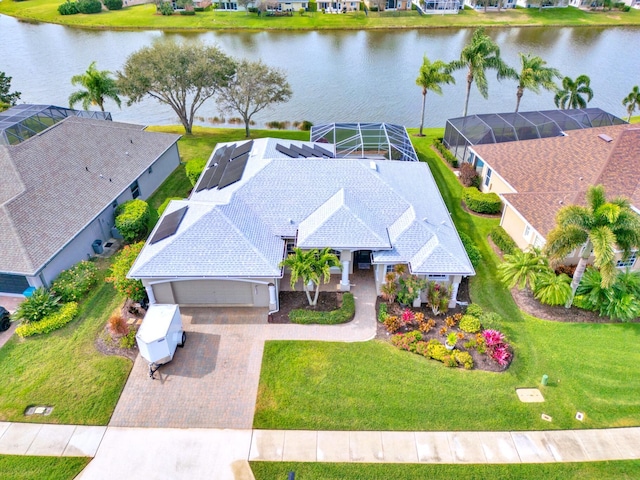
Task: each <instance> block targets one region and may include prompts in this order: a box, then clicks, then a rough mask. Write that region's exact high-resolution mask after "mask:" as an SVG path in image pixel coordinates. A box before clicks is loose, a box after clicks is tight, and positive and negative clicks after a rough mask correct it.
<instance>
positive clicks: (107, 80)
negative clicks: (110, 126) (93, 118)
mask: <svg viewBox="0 0 640 480" xmlns="http://www.w3.org/2000/svg"><path fill="white" fill-rule="evenodd" d="M71 84H72V85H80V86H82V87H84V90H78V91H76V92H73V93H72V94H71V95H69V107H70V108H73V106H74V105H75V104H76V103H78V102H82V108H84V109H85V110H88V109H89V106H90V105H97V106H99V107H100V110H102V111H103V112H104V101H105V99H106V98H110V99H112V100H113V101H114V102H116V105H118V108H120V103H121V102H120V97H118V93H120V92H119V91H118V87H117V85H116V81H115V80H114V79H113V78H111V72H110V71H109V70H97V69H96V62H91V65H89V68H87V71H86V72H85V73H83V74H81V75H74V76H73V77H71Z"/></svg>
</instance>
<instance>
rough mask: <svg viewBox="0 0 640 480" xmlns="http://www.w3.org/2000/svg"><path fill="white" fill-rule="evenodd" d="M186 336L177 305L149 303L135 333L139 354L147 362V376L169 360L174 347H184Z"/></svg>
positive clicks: (151, 375)
mask: <svg viewBox="0 0 640 480" xmlns="http://www.w3.org/2000/svg"><path fill="white" fill-rule="evenodd" d="M186 339H187V336H186V334H185V332H184V330H183V329H182V319H181V318H180V308H179V307H178V305H157V304H156V305H150V306H149V309H148V310H147V314H146V315H145V316H144V320H143V321H142V325H140V329H139V330H138V333H137V334H136V341H137V343H138V349H139V350H140V355H142V358H144V359H145V360H146V361H147V362H149V376H150V377H151V378H152V379H153V378H154V376H153V374H154V373H155V372H156V370H158V368H160V365H164V364H165V363H168V362H170V361H171V360H172V359H173V355H174V353H175V352H176V347H184V342H185V341H186Z"/></svg>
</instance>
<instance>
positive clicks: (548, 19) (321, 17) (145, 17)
mask: <svg viewBox="0 0 640 480" xmlns="http://www.w3.org/2000/svg"><path fill="white" fill-rule="evenodd" d="M60 3H61V2H60V1H59V0H29V2H14V1H4V2H0V13H3V14H6V15H11V16H14V17H18V18H22V19H28V20H37V21H41V22H47V23H59V24H62V25H70V26H81V27H83V28H97V29H103V28H109V29H130V30H132V29H163V30H215V29H247V30H329V29H333V30H337V29H339V30H347V29H349V30H353V29H389V28H394V29H396V28H435V27H473V26H480V25H486V26H498V27H500V26H504V27H515V26H524V25H537V26H611V25H618V26H619V25H638V24H640V11H637V10H634V9H632V10H631V11H629V12H621V11H617V10H614V11H611V12H602V11H597V12H591V11H583V10H579V9H577V8H555V9H545V10H543V11H542V12H539V11H538V9H536V8H531V9H522V8H518V9H509V10H504V11H502V12H487V13H483V12H476V11H473V10H471V9H465V10H464V11H462V12H460V13H459V14H458V15H423V16H420V15H418V13H417V12H416V11H410V12H391V11H390V12H382V13H376V12H370V13H369V15H365V13H364V12H352V13H347V14H341V15H332V14H326V15H325V14H322V12H315V13H311V12H309V13H305V14H304V15H302V16H301V15H299V14H298V13H296V14H295V15H293V16H291V17H267V16H261V17H258V16H257V14H255V13H254V14H251V13H250V14H246V13H245V12H229V11H209V12H197V13H196V15H194V16H184V15H172V16H164V15H157V14H156V7H155V5H154V4H146V5H139V6H135V7H127V8H123V9H122V10H118V11H112V12H111V11H102V12H101V13H99V14H93V15H84V14H78V15H65V16H63V15H59V14H58V11H57V8H58V5H59V4H60Z"/></svg>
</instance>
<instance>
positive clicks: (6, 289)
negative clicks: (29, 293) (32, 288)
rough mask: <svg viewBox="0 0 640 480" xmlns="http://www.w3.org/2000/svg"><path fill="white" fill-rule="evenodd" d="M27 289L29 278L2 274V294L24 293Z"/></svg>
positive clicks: (0, 278) (0, 287) (0, 283)
mask: <svg viewBox="0 0 640 480" xmlns="http://www.w3.org/2000/svg"><path fill="white" fill-rule="evenodd" d="M27 288H29V282H27V277H24V276H22V275H10V274H8V273H2V274H0V292H3V293H22V292H24V291H25V290H26V289H27Z"/></svg>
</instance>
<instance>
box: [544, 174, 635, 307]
mask: <svg viewBox="0 0 640 480" xmlns="http://www.w3.org/2000/svg"><path fill="white" fill-rule="evenodd" d="M581 245H584V248H583V249H582V254H581V255H580V261H579V262H578V265H577V267H576V271H575V273H574V274H573V280H572V281H571V297H570V298H569V300H567V303H566V304H565V306H566V307H567V308H568V307H570V306H571V304H572V303H573V296H574V295H575V293H576V289H577V288H578V285H579V284H580V280H581V279H582V276H583V274H584V271H585V268H586V267H587V261H588V260H589V257H590V256H591V254H592V253H593V255H594V256H595V260H594V262H593V264H594V265H595V267H597V268H598V269H599V270H600V275H601V276H602V287H603V288H608V287H610V286H611V285H613V283H614V281H615V279H616V274H617V270H616V261H615V252H616V247H617V248H620V249H622V251H623V256H624V258H627V257H629V255H630V254H631V250H632V249H634V248H638V247H640V217H639V216H638V215H637V214H636V213H635V212H633V211H632V210H631V207H630V206H629V201H628V200H626V199H624V198H615V199H613V200H611V201H610V202H607V200H606V197H605V190H604V187H603V186H602V185H597V186H592V187H589V190H587V206H586V207H584V206H581V205H568V206H566V207H563V208H561V209H560V211H559V212H558V214H557V216H556V227H555V228H554V229H553V230H551V232H549V234H548V235H547V244H546V246H545V251H546V253H547V254H548V255H549V258H551V259H552V260H561V259H563V258H565V257H566V256H567V255H568V254H569V253H570V252H571V251H572V250H574V249H576V248H578V247H580V246H581Z"/></svg>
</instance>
